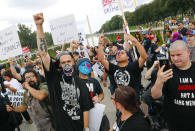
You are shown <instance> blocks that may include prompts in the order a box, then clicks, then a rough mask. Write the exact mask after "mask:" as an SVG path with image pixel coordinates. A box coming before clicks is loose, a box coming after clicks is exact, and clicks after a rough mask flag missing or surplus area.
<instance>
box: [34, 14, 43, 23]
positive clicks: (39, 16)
mask: <svg viewBox="0 0 195 131" xmlns="http://www.w3.org/2000/svg"><path fill="white" fill-rule="evenodd" d="M33 18H34V22H35V24H36V25H42V24H43V22H44V18H43V13H39V14H36V15H33Z"/></svg>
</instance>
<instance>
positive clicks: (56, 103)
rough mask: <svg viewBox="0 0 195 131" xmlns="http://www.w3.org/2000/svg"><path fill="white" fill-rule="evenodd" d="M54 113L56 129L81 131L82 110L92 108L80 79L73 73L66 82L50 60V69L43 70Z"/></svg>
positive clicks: (87, 92) (88, 95)
mask: <svg viewBox="0 0 195 131" xmlns="http://www.w3.org/2000/svg"><path fill="white" fill-rule="evenodd" d="M45 75H46V80H47V83H48V89H49V93H50V101H51V106H52V110H53V114H54V122H55V123H54V124H55V127H56V131H64V130H66V131H82V130H83V112H84V111H89V110H90V109H91V108H93V102H92V99H91V98H90V94H89V91H88V89H87V87H86V85H85V84H84V83H83V82H82V80H81V79H80V78H79V77H78V76H77V75H76V73H73V76H72V77H70V78H71V79H70V78H69V80H72V82H71V83H69V82H66V81H67V79H65V78H64V77H63V76H62V72H60V71H59V70H58V68H57V67H56V64H55V63H52V62H50V71H49V72H47V71H46V70H45Z"/></svg>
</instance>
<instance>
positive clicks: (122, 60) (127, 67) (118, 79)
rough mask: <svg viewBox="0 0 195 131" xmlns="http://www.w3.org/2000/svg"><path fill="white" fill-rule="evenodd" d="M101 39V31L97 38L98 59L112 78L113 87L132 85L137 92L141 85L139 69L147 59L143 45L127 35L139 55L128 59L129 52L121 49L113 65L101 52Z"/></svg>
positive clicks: (140, 69) (102, 35) (102, 37)
mask: <svg viewBox="0 0 195 131" xmlns="http://www.w3.org/2000/svg"><path fill="white" fill-rule="evenodd" d="M103 39H104V34H103V33H101V35H100V38H99V50H98V60H99V61H100V62H101V63H102V65H103V66H104V67H105V68H106V70H107V71H108V74H109V75H110V76H111V77H112V78H113V80H114V81H113V83H112V85H113V87H114V89H116V88H117V87H118V86H132V88H134V89H135V90H136V93H137V94H139V91H140V88H141V87H142V86H141V71H142V67H143V66H144V63H145V61H146V59H147V54H146V51H145V49H144V47H143V46H142V45H141V44H140V43H139V42H138V40H137V39H136V38H135V37H133V36H132V35H130V34H128V35H127V38H126V39H127V40H130V41H132V42H133V43H134V45H135V47H136V48H137V50H138V52H139V54H140V57H139V59H138V60H137V61H135V62H130V61H129V58H130V57H129V56H130V54H129V52H128V51H126V50H124V49H121V50H119V51H118V53H117V55H116V60H117V62H118V65H114V64H112V63H110V62H108V61H107V60H106V59H105V58H104V52H103Z"/></svg>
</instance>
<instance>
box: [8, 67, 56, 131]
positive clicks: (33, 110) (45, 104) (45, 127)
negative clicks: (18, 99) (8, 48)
mask: <svg viewBox="0 0 195 131" xmlns="http://www.w3.org/2000/svg"><path fill="white" fill-rule="evenodd" d="M24 80H25V82H24V84H23V86H24V88H25V89H26V91H25V93H24V96H23V102H22V105H20V106H13V107H10V106H9V105H7V111H9V112H10V111H12V110H14V111H15V112H24V111H25V110H27V111H28V113H29V114H30V116H31V118H32V120H33V121H34V122H35V125H36V126H37V129H38V131H53V130H54V129H53V127H52V122H51V120H52V114H51V109H50V108H51V107H50V102H49V99H48V98H49V96H48V95H49V92H48V88H47V84H46V83H41V84H40V78H39V75H38V74H37V73H36V72H35V71H34V70H27V71H25V72H24Z"/></svg>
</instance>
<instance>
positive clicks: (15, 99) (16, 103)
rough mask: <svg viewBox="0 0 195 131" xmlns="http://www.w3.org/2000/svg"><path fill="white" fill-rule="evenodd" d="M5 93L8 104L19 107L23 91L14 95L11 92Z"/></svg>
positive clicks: (18, 91)
mask: <svg viewBox="0 0 195 131" xmlns="http://www.w3.org/2000/svg"><path fill="white" fill-rule="evenodd" d="M7 93H8V97H9V100H10V102H11V103H12V104H13V105H14V106H20V105H21V104H22V101H23V95H24V90H17V91H16V93H14V92H13V91H8V92H7Z"/></svg>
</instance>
